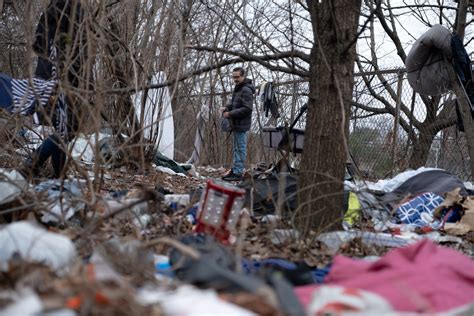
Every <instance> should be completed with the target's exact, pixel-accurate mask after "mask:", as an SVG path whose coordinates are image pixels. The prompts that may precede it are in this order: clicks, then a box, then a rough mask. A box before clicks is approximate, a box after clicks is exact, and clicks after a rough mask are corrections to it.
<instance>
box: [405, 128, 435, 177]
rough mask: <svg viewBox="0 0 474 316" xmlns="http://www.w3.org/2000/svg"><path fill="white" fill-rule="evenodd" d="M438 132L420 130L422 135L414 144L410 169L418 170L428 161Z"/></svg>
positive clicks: (409, 164) (409, 163)
mask: <svg viewBox="0 0 474 316" xmlns="http://www.w3.org/2000/svg"><path fill="white" fill-rule="evenodd" d="M437 133H438V131H433V130H426V129H423V128H422V129H420V135H419V137H418V139H417V140H416V142H414V143H413V147H412V153H411V155H410V159H409V161H408V167H409V168H411V169H418V168H420V167H423V166H424V165H425V164H426V161H427V160H428V155H429V153H430V148H431V144H432V143H433V140H434V138H435V136H436V134H437Z"/></svg>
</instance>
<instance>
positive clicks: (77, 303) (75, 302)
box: [66, 296, 82, 309]
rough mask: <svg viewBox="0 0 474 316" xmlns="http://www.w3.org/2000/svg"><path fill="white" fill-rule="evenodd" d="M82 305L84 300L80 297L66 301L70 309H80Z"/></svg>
mask: <svg viewBox="0 0 474 316" xmlns="http://www.w3.org/2000/svg"><path fill="white" fill-rule="evenodd" d="M81 304H82V299H81V298H80V297H79V296H73V297H70V298H68V300H67V301H66V307H67V308H70V309H79V307H81Z"/></svg>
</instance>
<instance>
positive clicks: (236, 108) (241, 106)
mask: <svg viewBox="0 0 474 316" xmlns="http://www.w3.org/2000/svg"><path fill="white" fill-rule="evenodd" d="M254 93H255V87H254V85H253V84H252V80H251V79H245V80H244V81H243V82H242V83H240V84H238V85H236V86H235V88H234V93H233V94H232V99H231V101H230V103H229V104H227V105H226V111H228V112H229V115H230V119H231V122H232V130H233V131H236V132H247V131H249V130H250V125H251V124H252V109H253V94H254Z"/></svg>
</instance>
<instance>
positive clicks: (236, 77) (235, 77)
mask: <svg viewBox="0 0 474 316" xmlns="http://www.w3.org/2000/svg"><path fill="white" fill-rule="evenodd" d="M232 78H234V79H238V78H240V76H232Z"/></svg>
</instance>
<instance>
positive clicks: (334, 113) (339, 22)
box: [294, 0, 361, 235]
mask: <svg viewBox="0 0 474 316" xmlns="http://www.w3.org/2000/svg"><path fill="white" fill-rule="evenodd" d="M307 5H308V7H309V10H310V14H311V21H312V25H313V35H314V45H313V47H312V50H311V56H310V81H309V91H310V92H309V100H308V113H307V123H306V130H305V143H304V152H303V156H302V164H301V168H300V171H301V175H300V179H299V183H298V184H299V196H298V197H299V207H298V209H297V210H296V212H295V213H294V223H295V225H296V227H297V228H298V230H299V231H300V233H302V234H303V235H306V234H307V233H308V232H309V231H310V230H316V231H318V232H321V231H326V230H331V229H334V228H336V227H338V226H339V224H340V223H341V220H342V216H343V211H344V210H343V179H344V174H345V165H346V157H347V145H346V144H347V142H346V139H347V135H348V126H349V124H348V123H349V114H350V105H351V100H352V88H353V84H354V76H353V74H354V62H355V56H356V47H355V43H356V37H357V26H358V20H359V15H360V5H361V1H360V0H334V1H321V2H319V1H314V0H307Z"/></svg>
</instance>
